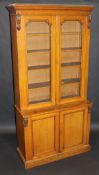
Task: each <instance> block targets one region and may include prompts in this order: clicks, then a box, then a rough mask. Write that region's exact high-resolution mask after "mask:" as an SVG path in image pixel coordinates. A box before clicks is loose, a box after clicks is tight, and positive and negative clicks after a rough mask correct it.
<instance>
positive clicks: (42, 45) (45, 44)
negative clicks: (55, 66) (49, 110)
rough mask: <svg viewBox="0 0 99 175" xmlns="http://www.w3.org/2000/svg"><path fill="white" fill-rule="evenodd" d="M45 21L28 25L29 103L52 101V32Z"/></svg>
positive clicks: (32, 22)
mask: <svg viewBox="0 0 99 175" xmlns="http://www.w3.org/2000/svg"><path fill="white" fill-rule="evenodd" d="M50 31H51V30H50V25H49V24H48V23H47V22H43V21H37V22H35V21H31V22H29V23H27V25H26V45H27V62H28V103H29V104H35V103H42V102H48V101H51V38H50V36H51V32H50Z"/></svg>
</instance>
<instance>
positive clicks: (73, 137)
mask: <svg viewBox="0 0 99 175" xmlns="http://www.w3.org/2000/svg"><path fill="white" fill-rule="evenodd" d="M87 112H88V111H87V109H78V110H77V109H76V110H71V111H63V112H61V113H60V151H67V150H68V149H72V148H76V147H80V146H82V145H84V144H86V142H87V140H86V139H87V138H86V137H87V114H88V113H87Z"/></svg>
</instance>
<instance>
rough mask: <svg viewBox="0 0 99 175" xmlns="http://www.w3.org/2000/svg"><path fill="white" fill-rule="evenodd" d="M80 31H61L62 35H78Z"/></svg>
mask: <svg viewBox="0 0 99 175" xmlns="http://www.w3.org/2000/svg"><path fill="white" fill-rule="evenodd" d="M79 34H81V32H62V35H79Z"/></svg>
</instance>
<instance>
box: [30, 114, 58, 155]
mask: <svg viewBox="0 0 99 175" xmlns="http://www.w3.org/2000/svg"><path fill="white" fill-rule="evenodd" d="M31 140H32V147H31V149H32V151H31V152H32V157H34V158H40V157H42V156H43V157H46V156H48V155H52V154H56V153H57V151H58V146H59V115H58V113H52V114H45V115H41V116H35V117H33V118H32V120H31Z"/></svg>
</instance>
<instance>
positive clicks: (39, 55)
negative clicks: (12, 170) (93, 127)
mask: <svg viewBox="0 0 99 175" xmlns="http://www.w3.org/2000/svg"><path fill="white" fill-rule="evenodd" d="M7 8H8V10H9V14H10V23H11V41H12V62H13V77H14V92H15V111H16V131H17V143H18V147H17V151H18V154H19V156H20V158H21V160H22V162H23V163H24V166H25V168H31V167H33V166H38V165H41V164H44V163H48V162H52V161H55V160H59V159H62V158H65V157H69V156H73V155H76V154H79V153H83V152H86V151H89V150H90V148H91V147H90V144H89V133H90V108H91V106H92V103H91V102H90V101H89V100H88V99H87V86H88V59H89V45H90V23H91V11H92V10H93V9H94V7H93V6H80V5H51V4H50V5H46V4H43V5H41V4H34V5H33V4H11V5H9V6H8V7H7Z"/></svg>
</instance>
